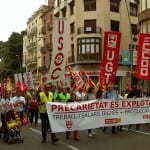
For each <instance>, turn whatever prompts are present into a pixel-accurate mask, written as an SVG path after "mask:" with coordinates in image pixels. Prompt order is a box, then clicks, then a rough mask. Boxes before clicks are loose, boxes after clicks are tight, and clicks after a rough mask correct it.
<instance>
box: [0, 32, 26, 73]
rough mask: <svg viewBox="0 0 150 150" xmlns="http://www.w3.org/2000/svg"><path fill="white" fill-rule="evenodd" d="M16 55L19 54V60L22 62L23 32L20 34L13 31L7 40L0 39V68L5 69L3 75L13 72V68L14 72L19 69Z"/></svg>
mask: <svg viewBox="0 0 150 150" xmlns="http://www.w3.org/2000/svg"><path fill="white" fill-rule="evenodd" d="M16 55H18V56H19V58H20V62H21V64H22V56H23V32H22V33H21V34H20V33H17V32H13V33H12V34H11V35H10V37H9V39H8V41H6V42H2V41H0V59H1V62H0V68H3V69H4V70H5V69H6V71H3V75H10V74H14V72H12V71H11V70H14V71H16V72H20V71H21V70H20V63H19V59H18V57H17V56H16ZM7 69H8V70H7ZM9 69H10V71H9Z"/></svg>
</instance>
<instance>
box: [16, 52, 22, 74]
mask: <svg viewBox="0 0 150 150" xmlns="http://www.w3.org/2000/svg"><path fill="white" fill-rule="evenodd" d="M16 57H17V58H18V62H19V67H20V73H21V74H22V65H21V60H20V57H19V55H16Z"/></svg>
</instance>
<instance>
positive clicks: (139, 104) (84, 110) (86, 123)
mask: <svg viewBox="0 0 150 150" xmlns="http://www.w3.org/2000/svg"><path fill="white" fill-rule="evenodd" d="M46 108H47V112H48V117H49V120H50V124H51V130H52V132H66V131H73V130H85V129H92V128H99V127H103V126H115V125H127V124H137V123H150V99H149V98H137V99H122V100H114V99H103V100H101V101H98V100H92V101H84V102H74V103H56V102H49V103H47V104H46Z"/></svg>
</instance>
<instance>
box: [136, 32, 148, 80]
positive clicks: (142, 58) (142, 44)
mask: <svg viewBox="0 0 150 150" xmlns="http://www.w3.org/2000/svg"><path fill="white" fill-rule="evenodd" d="M138 45H139V48H138V56H137V66H136V77H137V78H141V79H147V80H148V79H150V70H149V67H150V34H147V33H140V37H139V44H138Z"/></svg>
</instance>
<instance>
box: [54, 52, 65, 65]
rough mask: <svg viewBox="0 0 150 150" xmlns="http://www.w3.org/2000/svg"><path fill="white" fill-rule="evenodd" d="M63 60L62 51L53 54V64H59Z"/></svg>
mask: <svg viewBox="0 0 150 150" xmlns="http://www.w3.org/2000/svg"><path fill="white" fill-rule="evenodd" d="M63 60H64V54H63V53H57V55H56V56H55V62H54V63H55V65H56V66H59V65H61V64H62V62H63Z"/></svg>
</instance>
